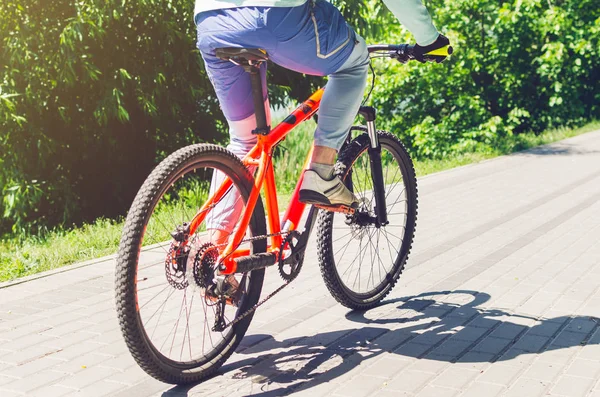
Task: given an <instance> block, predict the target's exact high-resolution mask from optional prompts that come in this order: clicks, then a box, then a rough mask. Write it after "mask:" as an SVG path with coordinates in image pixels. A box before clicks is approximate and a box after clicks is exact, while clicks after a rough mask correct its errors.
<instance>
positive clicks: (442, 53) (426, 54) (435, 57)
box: [414, 34, 452, 63]
mask: <svg viewBox="0 0 600 397" xmlns="http://www.w3.org/2000/svg"><path fill="white" fill-rule="evenodd" d="M451 53H452V47H450V40H448V38H447V37H446V36H444V35H443V34H440V35H439V36H438V38H437V39H436V40H435V41H434V42H433V43H431V44H429V45H428V46H424V47H422V46H420V45H418V44H416V45H415V49H414V56H415V59H416V60H417V61H419V62H423V63H424V62H437V63H440V62H442V61H443V60H444V59H446V57H447V56H448V55H449V54H451Z"/></svg>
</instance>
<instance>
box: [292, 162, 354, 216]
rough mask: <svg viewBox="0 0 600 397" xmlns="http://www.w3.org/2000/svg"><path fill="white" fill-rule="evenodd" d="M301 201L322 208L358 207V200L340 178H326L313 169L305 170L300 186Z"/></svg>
mask: <svg viewBox="0 0 600 397" xmlns="http://www.w3.org/2000/svg"><path fill="white" fill-rule="evenodd" d="M300 202H302V203H304V204H312V205H316V206H319V207H321V208H323V207H349V208H353V209H356V208H357V207H358V200H357V199H356V197H355V196H354V194H353V193H352V192H351V191H350V190H348V188H347V187H346V186H345V185H344V184H343V183H342V181H341V180H340V178H338V177H337V176H334V177H333V178H332V179H330V180H326V179H323V178H321V176H320V175H319V174H318V173H317V172H316V171H313V170H311V169H308V170H306V171H304V180H303V181H302V186H300ZM325 209H327V208H325Z"/></svg>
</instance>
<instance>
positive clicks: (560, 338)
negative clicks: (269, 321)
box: [163, 291, 600, 397]
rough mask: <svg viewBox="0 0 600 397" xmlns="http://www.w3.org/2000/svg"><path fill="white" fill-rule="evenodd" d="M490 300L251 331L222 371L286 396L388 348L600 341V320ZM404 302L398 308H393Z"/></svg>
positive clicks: (402, 352) (433, 298)
mask: <svg viewBox="0 0 600 397" xmlns="http://www.w3.org/2000/svg"><path fill="white" fill-rule="evenodd" d="M489 299H490V296H489V295H488V294H486V293H483V292H477V291H452V292H449V291H442V292H431V293H425V294H421V295H417V296H411V297H405V298H400V299H394V300H390V301H387V302H384V303H383V304H382V305H380V306H378V307H377V308H375V309H372V310H371V311H367V312H349V313H348V314H347V315H346V318H347V319H349V320H351V321H353V322H356V323H359V324H365V325H366V326H364V327H359V328H348V329H343V330H336V331H330V332H322V333H318V334H316V335H314V336H310V337H306V338H293V339H289V340H283V341H277V340H275V339H274V338H273V337H272V336H270V335H260V334H259V335H249V336H248V337H247V338H249V340H250V341H256V343H254V344H252V342H250V343H249V344H250V345H251V346H247V347H245V348H243V349H239V351H238V352H237V355H238V356H237V358H238V359H239V360H238V361H237V362H232V363H229V364H226V365H225V366H223V367H222V368H221V370H220V371H219V373H218V374H217V375H223V376H226V377H230V378H232V379H233V380H248V381H250V382H252V384H253V386H255V387H254V389H258V390H255V391H254V392H253V393H252V395H253V396H262V397H267V396H282V395H286V394H289V393H292V392H294V391H297V390H298V389H302V390H306V389H310V388H312V387H315V386H318V385H320V384H322V383H326V382H329V381H332V380H334V379H336V378H337V377H339V376H341V375H343V374H345V373H346V372H348V371H350V370H352V369H353V368H355V367H356V366H358V365H365V364H366V365H365V366H367V365H370V363H369V362H370V361H372V362H374V361H375V360H374V359H375V358H377V357H378V356H380V355H382V354H384V353H394V354H397V355H399V356H404V357H413V358H417V359H428V360H438V361H445V362H450V363H456V362H460V363H482V362H496V361H508V360H513V359H517V358H518V357H519V356H521V355H527V354H536V353H539V352H542V351H551V350H557V349H564V348H569V347H572V346H579V345H585V344H598V343H600V338H598V337H597V336H596V337H595V338H594V339H590V338H591V337H592V335H594V334H595V333H596V330H597V329H598V328H599V327H600V320H598V319H596V318H593V317H585V316H562V317H556V318H550V319H537V318H534V317H531V316H524V315H519V314H514V313H509V312H506V311H503V310H489V309H485V308H478V306H481V305H483V304H484V303H485V302H487V301H488V300H489ZM398 303H399V306H398V307H397V308H396V309H389V305H394V304H398ZM372 316H375V317H376V318H370V317H372ZM244 355H247V356H250V355H251V356H252V357H249V358H243V356H244ZM188 390H191V388H182V387H176V388H173V389H171V390H170V391H168V392H166V393H164V394H163V396H173V395H186V394H187V391H188ZM224 395H225V394H224Z"/></svg>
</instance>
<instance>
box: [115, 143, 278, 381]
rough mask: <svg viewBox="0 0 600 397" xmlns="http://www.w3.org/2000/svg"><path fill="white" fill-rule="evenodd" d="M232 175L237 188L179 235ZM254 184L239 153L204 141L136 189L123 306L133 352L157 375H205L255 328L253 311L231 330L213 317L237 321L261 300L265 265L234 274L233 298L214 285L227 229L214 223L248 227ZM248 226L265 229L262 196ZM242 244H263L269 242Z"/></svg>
mask: <svg viewBox="0 0 600 397" xmlns="http://www.w3.org/2000/svg"><path fill="white" fill-rule="evenodd" d="M225 178H229V179H231V181H232V182H233V183H232V186H231V187H230V188H229V189H228V190H227V192H226V193H225V194H224V195H223V197H222V198H221V200H219V201H218V202H217V203H213V204H212V205H209V206H207V208H206V210H205V212H206V217H205V219H204V222H203V223H202V224H200V225H199V227H198V229H197V231H196V232H195V233H194V234H193V235H189V236H186V237H184V238H181V236H180V234H178V233H179V232H181V231H182V230H184V229H185V227H186V225H187V224H188V223H189V222H190V221H191V220H192V219H193V218H194V215H195V214H196V213H197V212H198V210H199V209H200V208H202V207H203V204H204V203H205V202H206V200H207V199H208V197H209V195H211V189H213V190H214V189H216V187H219V186H220V184H221V183H222V181H223V180H225ZM219 181H220V182H219ZM215 185H216V187H215ZM211 186H212V188H211ZM252 187H253V180H252V176H251V175H250V173H249V172H248V170H247V169H246V168H245V167H244V165H243V164H242V162H241V161H240V160H239V159H238V158H237V157H236V156H235V155H233V154H232V153H231V152H228V151H227V150H225V149H223V148H221V147H219V146H216V145H207V144H201V145H193V146H188V147H185V148H183V149H180V150H178V151H177V152H175V153H173V154H172V155H170V156H169V157H167V158H166V159H165V160H164V161H163V162H162V163H161V164H160V165H159V166H158V167H156V169H155V170H154V171H153V172H152V173H151V174H150V176H149V177H148V179H147V180H146V181H145V182H144V184H143V185H142V187H141V189H140V191H139V192H138V194H137V196H136V198H135V201H134V202H133V204H132V206H131V209H130V211H129V214H128V216H127V220H126V222H125V227H124V230H123V235H122V238H121V244H120V246H119V253H118V260H117V268H116V274H115V283H116V286H115V289H116V307H117V313H118V317H119V323H120V325H121V330H122V332H123V336H124V338H125V342H126V344H127V346H128V348H129V350H130V352H131V354H132V355H133V357H134V359H135V360H136V361H137V363H138V364H139V365H140V367H142V368H143V369H144V370H145V371H146V372H147V373H148V374H150V375H151V376H153V377H154V378H156V379H158V380H161V381H163V382H167V383H176V384H183V383H190V382H198V381H201V380H203V379H205V378H206V377H208V376H210V375H211V374H213V373H214V372H215V371H216V370H217V369H218V368H219V367H220V366H221V365H222V364H223V362H224V361H225V360H226V359H227V358H228V357H229V356H230V355H231V354H232V353H233V351H234V350H235V348H236V347H237V345H238V344H239V343H240V341H241V339H242V338H243V336H244V334H245V332H246V330H247V329H248V326H249V324H250V321H251V319H252V315H249V316H247V317H245V318H243V319H242V320H241V321H239V322H237V323H236V324H234V325H232V326H231V327H229V328H226V329H224V330H223V331H220V330H221V329H223V327H222V326H221V327H219V326H216V325H215V324H221V325H223V324H226V323H229V322H230V321H231V320H233V319H234V318H236V317H238V316H240V315H241V314H242V313H245V312H246V311H247V310H248V309H250V308H251V307H253V306H254V305H255V304H256V303H257V302H258V299H259V297H260V293H261V288H262V284H263V278H264V269H262V270H255V271H252V272H249V273H246V274H243V275H236V276H235V277H234V276H230V277H232V278H230V279H227V283H228V284H227V286H228V291H234V292H231V297H232V298H231V299H230V300H229V301H228V302H227V304H226V305H225V304H224V303H223V301H219V297H223V296H224V295H223V293H220V294H218V295H217V294H215V293H214V291H215V289H214V285H215V284H214V283H215V281H214V280H216V279H217V274H216V272H215V266H214V265H215V261H216V258H217V257H218V254H219V250H220V248H219V247H221V246H223V245H224V244H226V241H223V239H221V240H217V239H216V238H215V237H214V236H215V235H219V236H221V234H219V233H215V230H221V231H223V229H224V228H225V229H227V231H231V232H235V230H237V228H239V227H240V226H239V225H238V222H239V219H240V218H241V216H240V214H241V213H242V212H243V211H245V205H246V203H247V200H248V196H249V194H250V192H251V189H252ZM248 229H249V230H248V231H247V232H246V233H247V236H259V235H264V234H266V226H265V216H264V209H263V206H262V202H261V201H260V198H259V200H258V202H257V204H256V207H255V209H254V212H253V215H252V218H251V221H250V225H249V228H248ZM244 248H248V249H249V250H250V252H251V253H259V252H264V251H266V240H264V239H263V240H254V241H251V242H250V243H248V244H247V247H244ZM221 285H223V284H221ZM211 288H212V289H211ZM222 290H223V289H221V290H220V291H222ZM217 302H221V304H220V305H219V303H217ZM217 305H219V306H217ZM218 319H220V320H221V322H218V321H217V320H218Z"/></svg>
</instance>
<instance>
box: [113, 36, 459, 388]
mask: <svg viewBox="0 0 600 397" xmlns="http://www.w3.org/2000/svg"><path fill="white" fill-rule="evenodd" d="M412 51H413V47H412V46H410V45H406V44H403V45H376V46H370V47H369V52H370V53H371V54H372V55H371V56H372V57H389V58H392V59H396V60H399V61H401V62H407V61H408V60H410V59H413V58H414V57H413V56H412ZM439 51H440V50H437V52H438V54H439ZM444 51H446V52H447V53H451V51H452V48H451V47H447V48H446V49H445V50H444ZM217 55H218V56H219V57H221V58H222V59H227V60H231V61H232V62H235V63H237V64H240V65H242V66H244V69H245V70H246V71H247V72H248V73H250V75H251V79H252V85H253V94H254V103H255V108H256V118H257V129H256V130H255V131H254V133H255V134H256V135H257V136H258V143H257V144H256V146H255V147H254V148H253V149H252V150H251V151H250V152H249V153H248V155H247V156H246V157H245V158H244V159H242V160H240V159H239V158H238V157H236V156H235V155H234V154H232V153H231V152H229V151H227V150H226V149H224V148H222V147H220V146H216V145H211V144H197V145H192V146H188V147H185V148H183V149H180V150H178V151H176V152H175V153H173V154H171V155H170V156H169V157H167V158H166V159H165V160H164V161H162V162H161V163H160V164H159V165H158V166H157V167H156V169H154V171H153V172H152V173H151V174H150V176H149V177H148V179H147V180H146V181H145V182H144V184H143V186H142V187H141V189H140V191H139V192H138V194H137V196H136V198H135V200H134V202H133V204H132V206H131V209H130V211H129V214H128V216H127V220H126V223H125V227H124V231H123V235H122V239H121V244H120V247H119V253H118V263H117V268H116V306H117V312H118V316H119V322H120V325H121V329H122V332H123V335H124V337H125V341H126V343H127V346H128V347H129V350H130V351H131V353H132V355H133V357H134V358H135V360H136V361H137V363H138V364H139V365H140V366H141V367H142V368H143V369H144V370H145V371H146V372H148V374H150V375H151V376H153V377H155V378H157V379H159V380H161V381H164V382H167V383H179V384H181V383H190V382H198V381H200V380H202V379H204V378H206V377H208V376H210V375H211V374H213V373H214V372H215V371H216V370H217V369H218V368H219V367H220V366H221V365H222V364H223V363H224V362H225V360H227V358H228V357H229V356H230V355H231V354H232V353H233V352H234V350H235V349H236V347H237V346H238V344H239V343H240V341H241V339H242V338H243V336H244V334H245V333H246V330H247V329H248V327H249V325H250V321H251V320H252V317H253V315H254V312H255V310H256V308H257V307H258V306H260V305H261V304H262V303H264V302H265V301H267V300H268V299H270V298H271V297H272V296H273V295H275V294H276V293H277V292H279V291H281V289H283V288H284V287H285V286H287V285H288V284H289V283H290V282H292V281H293V280H294V279H295V278H296V277H297V276H298V274H299V272H300V270H301V267H302V263H303V260H304V255H305V251H306V248H307V245H308V240H309V236H310V235H311V232H312V230H313V227H314V226H315V223H316V224H317V229H318V232H317V246H318V258H319V265H320V268H321V273H322V275H323V279H324V281H325V284H326V285H327V288H328V289H329V291H330V292H331V294H332V295H333V296H334V297H335V299H336V300H337V301H339V302H340V303H341V304H342V305H344V306H346V307H348V308H350V309H369V308H371V307H373V306H375V305H377V304H378V303H379V302H380V301H381V300H382V299H383V298H384V297H385V296H386V295H387V294H388V293H389V292H390V290H391V289H392V287H393V286H394V284H395V283H396V281H397V280H398V278H399V277H400V273H401V272H402V269H403V268H404V265H405V262H406V260H407V257H408V254H409V251H410V248H411V244H412V240H413V235H414V230H415V222H416V215H417V181H416V178H415V172H414V168H413V164H412V161H411V159H410V157H409V155H408V154H407V152H406V150H405V148H404V146H403V145H402V143H401V142H400V141H399V140H398V139H397V138H396V137H395V136H394V135H392V134H390V133H387V132H382V131H377V130H376V128H375V121H376V113H375V109H373V108H371V107H361V109H360V114H361V115H363V116H364V118H365V119H366V127H353V128H352V129H351V133H350V134H349V136H348V139H347V141H346V143H345V145H344V147H343V148H342V149H341V150H340V154H339V158H338V163H337V165H336V173H337V174H338V175H339V176H340V177H341V179H342V180H343V181H344V183H345V184H346V186H347V187H348V188H349V189H350V190H351V191H353V192H354V193H355V195H356V196H357V197H358V198H359V201H360V205H359V206H358V208H357V209H352V208H338V209H337V210H338V212H332V211H324V210H321V209H318V208H316V207H314V206H312V207H311V208H310V210H309V211H308V213H307V214H305V211H304V210H305V205H304V204H302V203H301V202H300V201H298V194H299V187H300V185H301V182H302V181H301V180H300V181H299V182H298V184H297V187H296V190H295V191H294V193H293V195H292V198H291V200H290V204H289V206H288V208H287V211H286V212H285V213H284V214H283V216H282V217H280V212H279V208H278V202H277V189H276V183H275V175H274V169H273V161H272V160H273V150H274V148H275V147H276V146H277V145H278V144H279V143H280V142H281V141H282V140H283V139H284V138H285V136H286V135H287V134H288V133H289V132H290V131H291V130H292V129H293V128H294V127H296V126H297V125H298V124H300V123H302V122H303V121H305V120H307V119H309V118H310V117H312V116H313V115H314V114H315V113H316V112H317V110H318V109H319V104H320V100H321V97H322V95H323V92H324V91H323V90H324V88H321V89H320V90H318V91H317V92H316V93H315V94H313V95H312V96H311V97H310V98H309V99H308V100H306V101H305V102H304V103H302V104H301V105H300V106H299V107H298V108H297V109H296V110H294V112H293V113H292V114H290V115H289V116H288V117H287V118H286V119H285V120H284V121H283V122H282V123H281V124H279V125H278V126H277V127H275V128H273V129H271V128H269V126H268V125H267V118H266V115H265V110H264V106H263V93H262V88H261V84H260V76H259V73H258V68H259V66H260V64H261V63H263V62H266V61H267V54H266V53H265V52H264V51H262V50H259V49H240V48H224V49H220V50H218V51H217ZM353 132H355V133H358V136H356V137H355V138H352V133H353ZM310 155H311V153H309V154H308V157H307V163H306V164H308V159H309V158H310ZM305 168H306V165H305ZM263 188H264V200H265V205H263V201H262V198H261V195H260V192H261V190H262V189H263ZM265 209H266V216H265ZM392 218H393V219H394V221H393V222H391V221H390V220H391V219H392ZM267 224H268V228H267ZM223 236H226V238H223ZM272 266H277V268H278V270H279V273H280V275H281V278H282V279H283V283H282V285H281V286H279V287H278V288H274V289H273V291H271V292H270V293H269V294H268V295H267V296H265V297H264V298H263V299H262V300H260V296H261V290H262V286H263V280H264V275H265V269H266V268H268V267H272Z"/></svg>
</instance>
